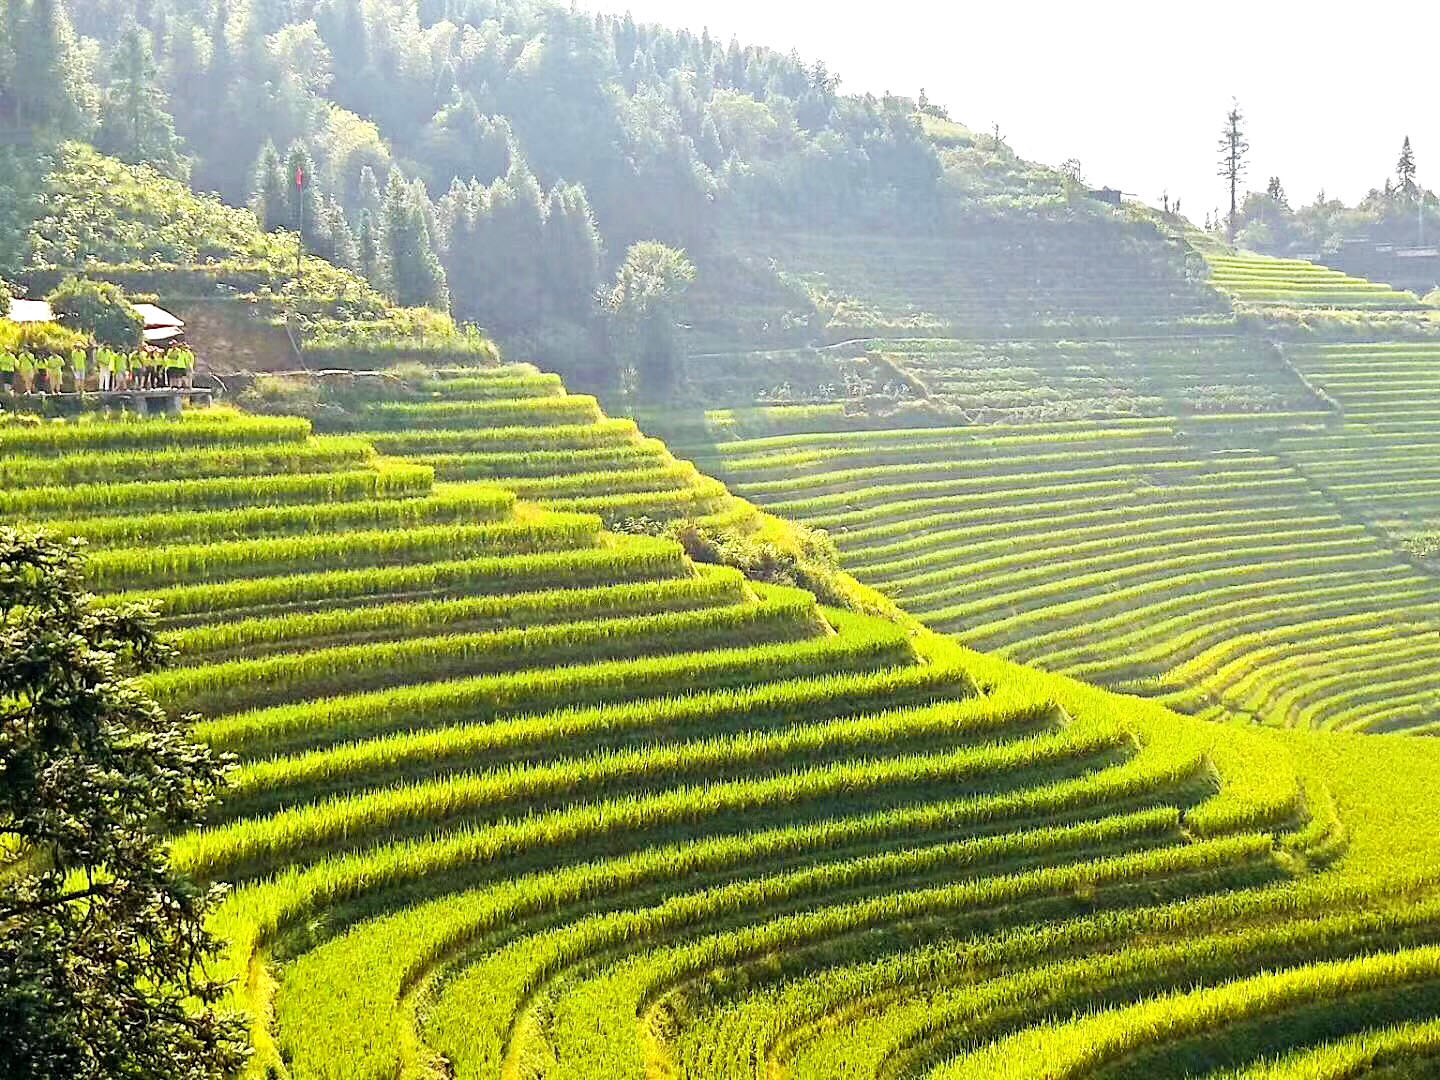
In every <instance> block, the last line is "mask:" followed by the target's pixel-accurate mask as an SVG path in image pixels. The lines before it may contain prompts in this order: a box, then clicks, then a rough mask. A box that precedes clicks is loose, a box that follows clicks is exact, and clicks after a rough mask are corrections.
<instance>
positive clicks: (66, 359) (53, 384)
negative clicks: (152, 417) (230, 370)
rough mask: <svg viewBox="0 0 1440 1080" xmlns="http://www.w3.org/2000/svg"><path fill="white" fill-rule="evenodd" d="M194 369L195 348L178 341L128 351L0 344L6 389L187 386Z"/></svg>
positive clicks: (0, 378) (0, 377)
mask: <svg viewBox="0 0 1440 1080" xmlns="http://www.w3.org/2000/svg"><path fill="white" fill-rule="evenodd" d="M194 375H195V354H194V353H193V352H191V351H190V350H189V349H188V348H185V347H184V346H174V347H171V348H169V349H154V348H147V349H141V350H137V351H134V352H117V351H116V350H114V349H107V348H105V347H104V346H97V347H95V348H92V349H88V350H87V349H72V350H71V351H70V352H69V353H68V354H66V355H61V354H58V353H55V354H51V355H48V356H34V355H32V354H30V353H28V352H22V353H12V352H10V351H9V350H7V349H3V348H0V391H8V392H9V393H12V394H60V393H67V392H75V391H83V390H91V389H93V390H99V391H101V392H102V393H105V392H110V391H115V390H160V389H164V388H167V387H183V388H186V389H188V388H189V387H190V385H191V380H192V379H193V378H194Z"/></svg>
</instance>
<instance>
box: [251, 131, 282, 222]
mask: <svg viewBox="0 0 1440 1080" xmlns="http://www.w3.org/2000/svg"><path fill="white" fill-rule="evenodd" d="M250 208H251V209H252V210H254V211H255V216H256V217H257V218H259V219H260V227H261V228H262V229H264V230H265V231H266V232H274V231H275V230H276V229H282V228H284V227H285V226H286V225H288V224H289V221H290V208H289V204H288V202H287V196H286V192H285V173H284V170H283V169H282V168H281V166H280V152H279V151H278V150H276V149H275V144H274V143H272V142H270V141H269V140H266V142H265V145H264V146H263V147H262V148H261V150H260V160H259V161H257V162H256V163H255V183H254V185H253V188H252V193H251V196H250Z"/></svg>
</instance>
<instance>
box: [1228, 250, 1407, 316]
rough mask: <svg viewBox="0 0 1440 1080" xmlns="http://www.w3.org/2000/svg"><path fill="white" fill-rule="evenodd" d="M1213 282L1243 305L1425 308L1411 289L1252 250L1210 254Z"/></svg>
mask: <svg viewBox="0 0 1440 1080" xmlns="http://www.w3.org/2000/svg"><path fill="white" fill-rule="evenodd" d="M1205 258H1206V260H1207V261H1208V262H1209V264H1210V274H1211V280H1212V281H1213V282H1214V284H1215V286H1216V287H1217V288H1219V289H1223V290H1224V291H1225V292H1227V293H1229V294H1230V296H1232V297H1233V298H1234V299H1235V300H1237V301H1239V302H1241V303H1245V304H1258V305H1262V306H1263V305H1283V306H1286V307H1316V308H1342V309H1344V308H1358V309H1370V310H1380V311H1413V310H1418V309H1421V308H1423V307H1424V305H1423V304H1421V302H1420V298H1419V297H1418V296H1416V295H1415V294H1414V293H1412V292H1405V291H1403V290H1400V289H1393V288H1391V287H1390V286H1389V285H1384V284H1381V283H1380V282H1375V281H1366V280H1365V279H1364V278H1357V277H1351V276H1350V275H1349V274H1345V273H1342V272H1341V271H1339V270H1332V269H1330V268H1329V267H1328V266H1321V265H1319V264H1318V263H1312V262H1306V261H1305V260H1304V259H1280V258H1276V257H1274V256H1272V255H1256V254H1253V253H1251V252H1243V253H1238V254H1221V253H1208V252H1207V254H1206V255H1205Z"/></svg>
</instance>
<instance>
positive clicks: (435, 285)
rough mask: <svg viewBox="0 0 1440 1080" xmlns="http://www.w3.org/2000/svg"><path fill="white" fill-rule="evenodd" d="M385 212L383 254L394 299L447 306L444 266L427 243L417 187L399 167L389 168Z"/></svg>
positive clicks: (402, 301)
mask: <svg viewBox="0 0 1440 1080" xmlns="http://www.w3.org/2000/svg"><path fill="white" fill-rule="evenodd" d="M384 213H385V216H384V223H383V231H384V237H385V258H386V262H387V264H388V266H389V271H390V274H389V276H390V287H391V289H392V292H393V295H394V297H395V299H396V301H397V302H398V303H400V304H402V305H404V306H406V307H433V308H438V309H440V310H442V311H443V310H446V309H447V308H448V307H449V303H450V298H449V293H448V291H447V289H446V286H445V269H444V267H443V266H441V265H440V260H439V258H438V257H436V255H435V252H434V250H433V249H432V248H431V246H430V236H429V230H428V229H427V227H426V224H425V210H424V208H423V207H422V206H421V205H420V203H419V200H418V198H417V193H416V189H415V188H414V187H413V186H412V185H411V184H410V183H409V182H408V181H407V180H406V179H405V178H404V177H403V176H401V175H400V170H399V169H391V170H390V182H389V183H388V184H387V185H386V188H385V211H384Z"/></svg>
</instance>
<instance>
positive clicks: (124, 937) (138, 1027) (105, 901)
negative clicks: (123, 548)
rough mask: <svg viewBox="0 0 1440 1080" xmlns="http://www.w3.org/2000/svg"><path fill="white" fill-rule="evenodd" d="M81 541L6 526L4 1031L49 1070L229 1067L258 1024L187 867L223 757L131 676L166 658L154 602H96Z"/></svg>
mask: <svg viewBox="0 0 1440 1080" xmlns="http://www.w3.org/2000/svg"><path fill="white" fill-rule="evenodd" d="M81 580H82V559H81V556H80V554H79V551H78V548H77V547H76V546H73V545H70V544H67V543H65V542H62V541H56V540H49V539H45V538H43V537H41V536H39V535H36V534H30V533H23V532H17V531H16V530H14V529H0V637H3V643H0V656H3V657H4V661H3V663H0V701H3V702H4V707H3V710H0V766H3V770H4V775H5V784H4V787H3V792H0V831H3V833H4V835H5V837H6V843H5V847H4V850H3V855H0V959H3V964H0V1039H3V1041H4V1044H5V1046H6V1069H7V1070H9V1071H11V1072H14V1073H15V1074H16V1075H25V1076H30V1077H37V1078H42V1080H43V1078H55V1080H59V1078H60V1077H93V1078H95V1080H101V1078H102V1077H111V1076H115V1075H117V1074H126V1073H133V1074H135V1075H151V1076H161V1075H184V1076H193V1077H214V1078H216V1080H220V1078H223V1077H227V1076H229V1075H231V1074H232V1073H233V1072H234V1070H235V1069H236V1068H238V1067H239V1066H240V1065H241V1064H242V1063H243V1062H244V1060H245V1046H244V1039H243V1030H244V1029H243V1026H242V1025H241V1023H240V1022H239V1021H238V1020H237V1019H235V1018H233V1017H230V1016H225V1015H221V1014H219V1013H217V1012H216V1010H215V1008H214V1006H215V1003H216V1002H217V1001H218V1000H219V998H220V996H221V995H222V993H223V990H224V987H223V985H222V984H221V983H219V982H216V981H214V980H213V979H211V978H209V977H208V976H206V975H205V973H204V971H203V969H202V968H201V967H200V966H198V965H202V964H203V963H204V962H205V961H207V960H210V959H212V958H213V957H214V955H215V953H216V952H217V951H218V948H219V946H218V943H217V942H216V940H215V939H214V938H213V937H212V936H211V935H210V933H209V932H208V931H207V930H206V929H205V918H206V916H207V913H208V912H209V911H210V909H211V908H213V906H214V905H215V904H216V902H217V901H218V899H219V897H220V896H221V895H222V894H223V890H219V889H212V890H209V891H208V892H207V891H203V890H199V889H197V888H195V887H194V886H193V885H192V884H190V883H189V882H187V881H186V880H185V879H183V878H182V877H179V876H178V875H176V874H175V873H174V871H173V870H172V869H171V867H170V866H169V864H168V861H167V854H166V846H165V842H164V839H163V834H164V832H165V831H167V830H173V829H176V828H179V827H182V826H185V825H189V824H193V823H194V822H196V821H198V820H200V819H201V818H202V817H203V815H204V812H205V810H206V809H207V807H209V806H210V805H211V803H212V802H213V801H214V799H215V795H216V792H217V790H218V789H219V787H220V784H221V781H222V778H223V775H224V768H223V765H222V762H221V759H219V758H217V757H216V756H215V755H213V754H211V753H210V752H209V751H208V750H206V749H204V748H203V747H200V746H197V745H196V744H194V743H192V742H190V741H189V738H188V733H187V731H186V727H185V725H184V724H181V723H179V722H177V721H175V720H172V719H170V718H169V717H167V716H166V715H165V713H164V712H162V711H161V710H160V708H158V707H157V706H156V704H155V703H154V701H152V700H151V699H150V698H148V697H146V696H145V695H144V694H143V693H141V692H139V691H138V690H137V688H136V686H135V684H134V683H133V682H132V681H130V680H131V677H132V676H135V675H143V674H146V673H148V672H152V671H154V670H155V669H156V667H158V666H159V665H160V664H161V663H163V662H164V660H165V659H166V657H167V656H168V650H167V649H166V648H165V647H164V646H163V645H162V644H161V643H160V642H159V640H158V639H157V637H156V635H155V631H154V628H153V625H152V623H151V621H150V618H149V616H148V614H147V612H146V611H145V610H144V609H143V608H135V607H129V608H115V609H100V608H95V607H93V606H92V605H91V603H90V598H89V597H88V596H87V595H86V594H85V593H84V591H83V589H82V587H81Z"/></svg>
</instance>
